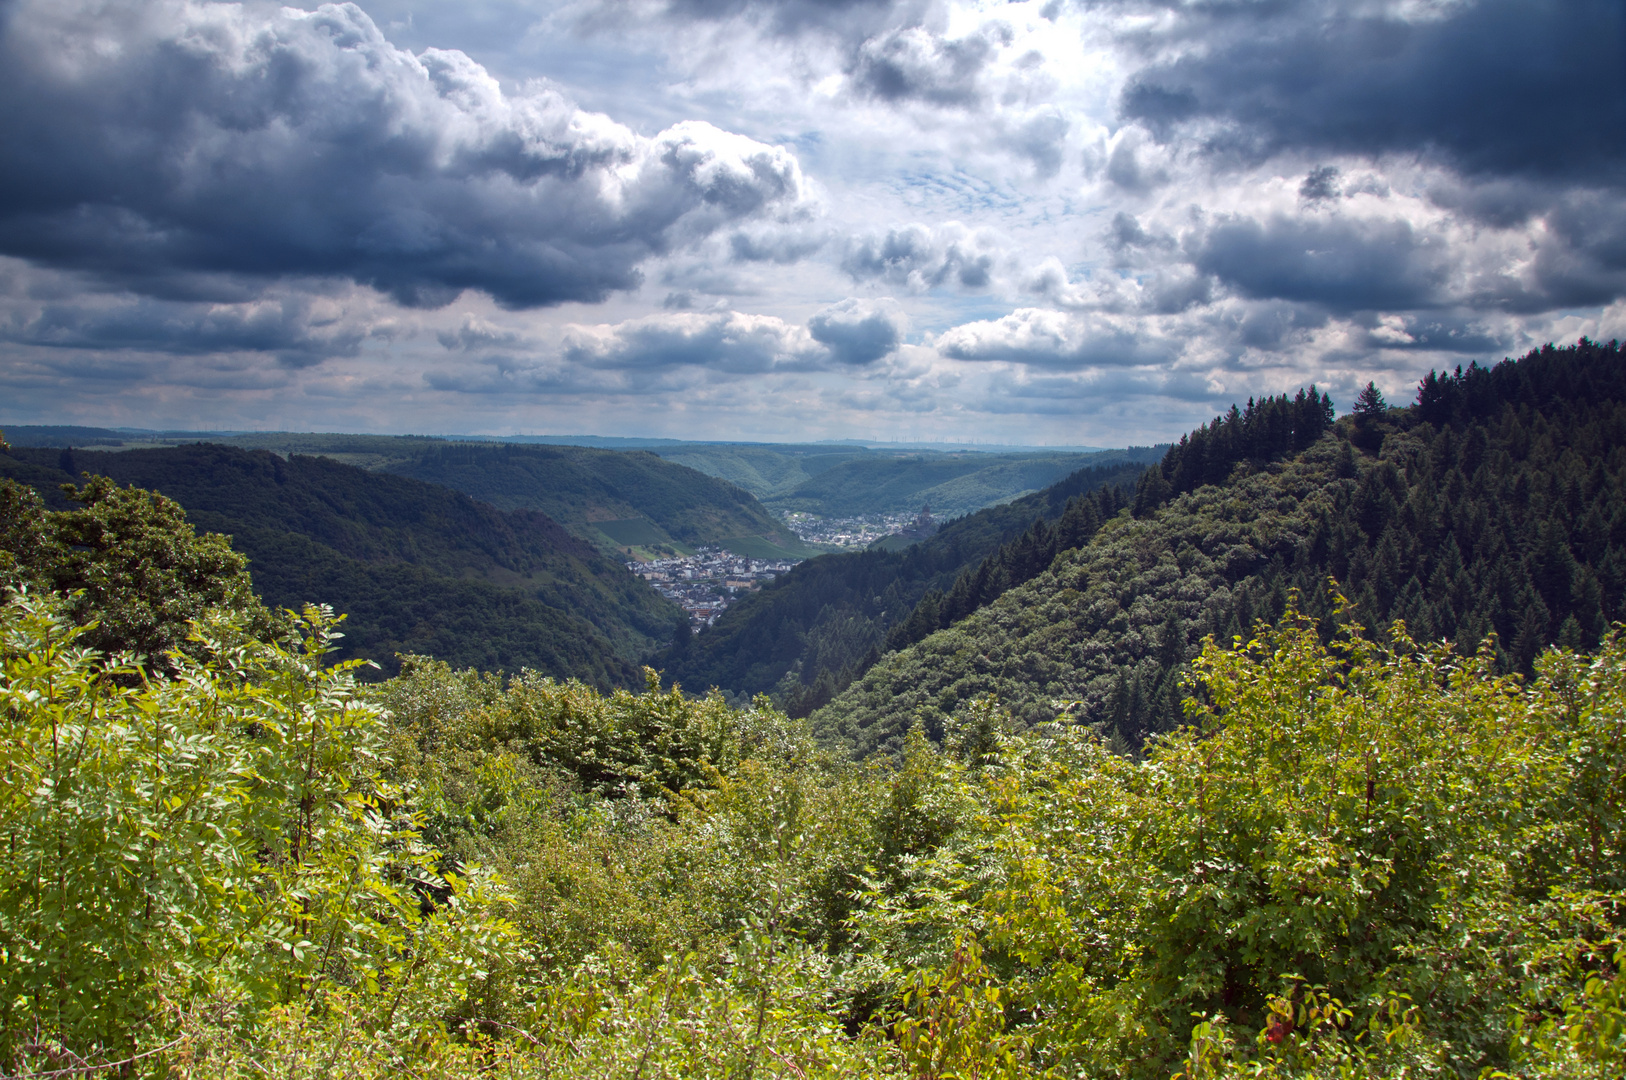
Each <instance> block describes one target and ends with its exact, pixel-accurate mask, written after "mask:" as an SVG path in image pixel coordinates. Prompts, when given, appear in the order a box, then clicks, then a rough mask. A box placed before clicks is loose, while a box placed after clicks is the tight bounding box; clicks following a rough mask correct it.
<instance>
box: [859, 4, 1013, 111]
mask: <svg viewBox="0 0 1626 1080" xmlns="http://www.w3.org/2000/svg"><path fill="white" fill-rule="evenodd" d="M1009 43H1010V30H1009V29H1008V28H1006V27H1003V26H1001V25H999V24H994V25H992V26H990V27H986V28H984V29H983V30H982V31H981V32H979V33H976V34H970V35H967V36H966V37H963V38H958V39H949V38H944V37H939V36H938V35H936V34H933V33H932V32H931V31H930V30H927V29H926V28H925V27H921V26H906V27H901V28H898V29H895V30H892V31H889V32H888V33H886V34H883V35H881V36H879V37H875V38H871V39H870V40H868V41H866V42H864V44H863V45H862V46H861V47H860V48H859V50H858V55H857V57H856V59H855V60H854V62H853V66H852V70H851V72H850V73H849V74H850V76H851V78H852V82H853V86H854V87H856V88H857V89H858V90H859V91H860V92H861V93H864V94H867V95H868V96H870V97H873V98H877V99H879V100H882V101H889V102H902V101H922V102H926V103H928V104H932V105H950V106H959V107H962V108H969V107H973V106H976V105H978V104H979V103H980V102H981V99H982V88H981V86H980V85H979V77H980V76H981V75H982V71H983V68H984V67H986V66H987V64H988V62H989V61H990V60H991V59H993V57H994V55H995V53H996V52H997V51H998V49H999V47H1000V46H1001V45H1008V44H1009Z"/></svg>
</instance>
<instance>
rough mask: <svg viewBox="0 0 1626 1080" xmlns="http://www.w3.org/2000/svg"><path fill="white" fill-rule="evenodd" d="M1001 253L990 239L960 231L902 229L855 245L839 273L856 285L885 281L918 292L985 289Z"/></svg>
mask: <svg viewBox="0 0 1626 1080" xmlns="http://www.w3.org/2000/svg"><path fill="white" fill-rule="evenodd" d="M999 257H1000V251H999V250H998V247H997V245H996V243H995V241H994V239H993V238H992V237H991V236H989V235H984V234H979V233H974V232H972V231H971V230H969V229H966V228H965V227H964V226H961V225H949V226H944V227H943V228H942V229H936V230H934V229H928V228H927V227H926V226H924V225H905V226H902V227H901V228H895V229H889V230H887V233H886V235H885V236H868V237H863V238H860V239H856V240H854V241H853V242H852V243H851V244H850V245H849V246H848V249H847V254H846V256H845V257H844V258H843V259H842V260H841V268H842V269H843V270H845V271H846V272H847V273H848V274H849V275H851V277H852V278H853V280H854V281H877V280H879V281H886V282H888V283H890V284H893V285H898V286H901V287H903V288H907V289H910V290H912V291H915V292H921V291H924V290H926V289H933V288H937V287H939V286H942V285H948V284H957V285H959V286H960V287H962V288H965V289H986V288H987V287H988V286H989V284H990V283H991V282H992V281H993V278H994V271H995V270H996V268H997V266H998V263H999Z"/></svg>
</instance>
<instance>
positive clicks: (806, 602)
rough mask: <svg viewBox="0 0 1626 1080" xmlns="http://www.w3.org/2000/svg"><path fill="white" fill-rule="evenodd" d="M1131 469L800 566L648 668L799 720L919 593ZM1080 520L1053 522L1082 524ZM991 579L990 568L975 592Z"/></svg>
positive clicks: (859, 667)
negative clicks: (914, 536)
mask: <svg viewBox="0 0 1626 1080" xmlns="http://www.w3.org/2000/svg"><path fill="white" fill-rule="evenodd" d="M1142 467H1143V466H1142V465H1141V464H1140V463H1139V462H1138V461H1134V460H1130V461H1119V462H1115V463H1113V464H1110V465H1105V466H1098V467H1092V468H1088V469H1080V470H1078V471H1077V472H1074V473H1073V474H1071V475H1070V476H1068V477H1067V478H1066V479H1064V480H1062V481H1061V482H1060V483H1057V484H1054V485H1052V486H1051V487H1049V488H1047V489H1045V490H1044V491H1042V492H1038V493H1036V494H1034V495H1029V496H1025V497H1023V498H1021V499H1016V500H1013V501H1012V502H1010V503H1006V504H1004V505H1002V506H996V507H990V508H988V509H986V510H981V511H978V512H977V513H975V514H970V515H967V516H966V517H963V518H960V519H958V520H956V521H952V522H949V523H947V524H945V525H944V526H943V527H942V528H941V529H940V530H939V531H938V532H937V534H936V535H934V536H932V537H930V538H928V539H926V540H924V541H921V542H920V543H917V544H913V545H910V546H909V547H907V548H905V549H904V550H902V551H897V552H888V551H882V550H870V551H864V552H852V553H845V554H839V555H823V556H820V557H818V558H816V559H810V560H808V561H806V562H804V563H801V564H800V565H798V566H797V567H796V568H795V569H793V570H792V571H791V572H790V573H788V574H786V575H784V576H783V577H781V578H780V579H778V580H777V581H774V582H772V583H771V584H769V585H767V586H765V587H764V588H763V589H761V590H760V591H759V592H756V593H753V594H751V595H750V596H748V597H745V598H743V599H742V600H741V601H740V602H739V603H737V604H735V605H734V606H732V607H731V608H729V609H728V611H726V612H725V613H724V614H723V616H722V617H721V618H719V619H718V620H717V622H716V624H715V625H713V626H711V627H708V628H707V629H705V630H703V631H702V632H701V633H700V634H698V635H696V636H694V637H692V638H691V637H689V636H688V635H686V634H679V635H677V636H676V637H675V639H674V640H673V643H672V646H671V647H670V648H669V649H668V650H667V651H666V652H664V653H662V654H660V655H659V656H658V657H657V658H656V659H655V660H654V661H653V663H655V664H656V666H658V667H660V668H662V669H663V671H664V673H665V676H666V678H667V679H668V680H669V681H677V682H681V683H682V684H683V685H685V686H688V687H690V688H692V689H696V690H699V689H703V688H707V687H712V686H717V687H720V688H722V689H723V690H725V691H728V692H730V693H732V694H736V695H740V696H744V697H750V696H752V695H755V694H758V693H766V692H770V691H771V692H773V693H774V695H775V696H776V698H777V699H778V700H779V701H780V703H781V704H782V705H783V706H785V707H786V708H787V709H788V710H789V711H790V712H791V714H792V715H793V716H798V717H800V716H806V715H807V714H808V713H810V712H811V711H812V710H813V709H815V708H817V707H818V706H820V705H822V704H823V703H824V702H825V701H828V700H829V699H830V697H831V696H833V695H834V694H835V693H836V692H838V691H839V690H840V689H842V688H844V687H845V686H847V685H848V684H849V683H850V682H851V681H852V680H853V679H855V678H857V677H858V676H860V675H862V674H863V673H864V672H865V671H867V670H868V669H869V668H870V666H872V665H873V664H874V663H875V662H876V661H877V660H878V659H879V658H880V657H881V656H882V655H884V653H885V652H886V651H887V649H888V648H889V646H888V638H887V635H888V634H889V633H891V632H893V630H894V629H895V628H896V627H898V626H901V625H904V624H905V623H907V621H908V620H909V619H910V618H911V617H912V614H913V612H914V611H915V610H916V608H917V606H918V605H919V604H920V603H921V600H922V598H923V597H924V596H926V594H927V593H929V592H931V591H933V590H936V591H937V592H938V593H940V594H945V595H946V594H947V593H948V592H949V591H950V590H951V589H952V588H953V587H954V586H955V583H956V581H957V580H958V579H959V578H960V577H961V575H962V574H965V573H966V572H967V571H971V572H972V575H973V581H974V575H975V571H976V569H977V567H979V566H980V565H981V563H982V562H983V561H984V560H986V559H988V558H989V557H990V556H993V555H995V554H996V553H997V552H998V551H999V550H1000V547H1001V545H1002V544H1004V543H1006V542H1007V541H1011V540H1019V539H1020V538H1021V537H1022V536H1024V535H1025V534H1027V533H1032V532H1033V531H1034V529H1035V528H1037V527H1038V526H1036V525H1035V524H1034V523H1035V522H1045V521H1053V520H1057V519H1060V518H1064V517H1066V515H1067V513H1068V510H1069V506H1070V504H1071V503H1072V501H1073V500H1074V499H1075V497H1077V496H1080V495H1084V494H1087V493H1092V492H1095V491H1098V490H1101V489H1103V488H1114V489H1124V488H1127V487H1128V486H1129V485H1130V484H1132V483H1133V482H1134V480H1135V478H1136V477H1137V476H1138V475H1139V474H1140V472H1141V469H1142ZM1113 498H1114V499H1118V498H1120V496H1117V495H1114V496H1113ZM1114 505H1116V503H1115V504H1114ZM1097 506H1099V504H1097ZM1083 513H1084V511H1082V510H1079V511H1078V512H1077V513H1075V516H1074V518H1073V519H1071V521H1070V522H1069V524H1068V525H1066V526H1060V527H1061V528H1063V529H1064V531H1070V530H1073V529H1075V527H1076V526H1078V525H1082V524H1083V521H1082V520H1081V518H1080V515H1082V514H1083ZM1097 513H1099V510H1097ZM1045 528H1046V529H1047V531H1046V535H1045V538H1044V539H1043V541H1042V542H1043V543H1044V544H1046V545H1049V544H1051V543H1053V542H1055V541H1054V538H1053V537H1052V536H1051V534H1050V531H1049V527H1048V526H1046V527H1045ZM1035 542H1036V543H1037V542H1040V541H1039V540H1038V538H1037V536H1035ZM1028 558H1029V561H1030V562H1031V561H1034V559H1036V558H1038V556H1033V555H1031V554H1030V555H1029V557H1028ZM996 583H997V582H996V581H995V578H994V574H993V571H992V570H991V571H990V575H989V578H988V579H986V580H985V583H984V584H985V587H989V588H991V587H993V586H994V585H995V584H996ZM970 587H971V584H970V583H968V584H967V586H966V588H967V589H969V588H970Z"/></svg>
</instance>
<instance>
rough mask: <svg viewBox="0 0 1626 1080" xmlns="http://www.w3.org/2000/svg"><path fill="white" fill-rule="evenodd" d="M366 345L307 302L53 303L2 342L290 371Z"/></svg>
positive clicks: (357, 333) (6, 325) (20, 320)
mask: <svg viewBox="0 0 1626 1080" xmlns="http://www.w3.org/2000/svg"><path fill="white" fill-rule="evenodd" d="M366 337H367V332H366V329H365V328H363V327H358V326H355V325H353V324H348V323H345V322H343V321H342V320H339V319H337V318H333V317H331V316H317V315H315V314H313V311H312V305H311V303H310V302H309V301H308V300H305V299H303V298H297V299H287V300H281V301H264V302H259V303H254V304H240V305H207V306H204V305H190V304H173V303H165V302H162V301H156V300H140V301H136V302H133V303H122V304H118V305H115V306H113V307H87V306H85V305H82V304H74V303H54V304H47V305H45V306H44V307H43V308H42V309H40V310H39V311H37V312H33V313H31V314H30V315H28V316H26V317H14V318H13V319H12V320H9V321H7V322H0V340H4V341H8V342H11V343H13V344H18V345H34V346H44V347H48V348H52V349H68V350H75V351H103V350H134V351H142V350H148V351H154V352H164V353H168V354H171V355H177V356H198V355H207V354H211V353H239V352H247V353H268V354H271V355H274V356H275V357H276V358H277V360H278V361H279V362H281V363H282V364H284V365H286V366H288V367H308V366H310V365H312V364H316V363H320V362H321V361H322V360H325V359H328V358H330V357H335V356H354V355H356V353H357V352H358V351H359V350H360V347H361V343H362V342H363V341H364V340H365V339H366Z"/></svg>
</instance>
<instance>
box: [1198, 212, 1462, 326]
mask: <svg viewBox="0 0 1626 1080" xmlns="http://www.w3.org/2000/svg"><path fill="white" fill-rule="evenodd" d="M1188 249H1189V254H1190V257H1191V261H1192V263H1193V264H1194V265H1195V266H1196V268H1197V270H1198V271H1200V272H1201V273H1204V274H1212V275H1214V276H1215V277H1217V278H1219V279H1220V280H1221V281H1223V282H1225V283H1226V284H1227V285H1229V286H1230V287H1231V288H1233V289H1235V290H1236V291H1237V292H1239V293H1240V294H1242V295H1243V296H1246V297H1251V298H1255V299H1278V300H1295V301H1301V302H1309V303H1315V304H1319V305H1323V306H1325V307H1327V308H1329V309H1331V310H1334V311H1364V310H1372V309H1405V310H1409V309H1414V308H1425V307H1430V306H1433V305H1435V304H1437V303H1439V302H1440V301H1441V299H1442V297H1441V295H1440V293H1441V290H1442V288H1443V286H1444V283H1445V277H1446V274H1447V266H1446V263H1445V259H1444V252H1443V251H1442V250H1441V245H1439V244H1438V243H1437V242H1435V241H1433V240H1432V239H1431V238H1429V237H1428V236H1426V235H1424V234H1422V233H1420V232H1418V231H1417V230H1415V229H1413V228H1412V226H1411V225H1410V224H1409V223H1407V222H1405V221H1357V220H1351V219H1345V218H1333V219H1319V218H1292V217H1287V216H1285V215H1275V216H1272V217H1271V218H1269V219H1268V220H1266V221H1264V222H1260V221H1257V220H1255V219H1253V218H1251V217H1242V216H1236V217H1227V218H1222V219H1220V220H1219V221H1218V222H1216V223H1215V224H1213V225H1212V226H1210V227H1209V228H1207V229H1206V230H1204V231H1203V232H1202V234H1201V235H1199V236H1196V237H1193V238H1191V239H1190V240H1188Z"/></svg>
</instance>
